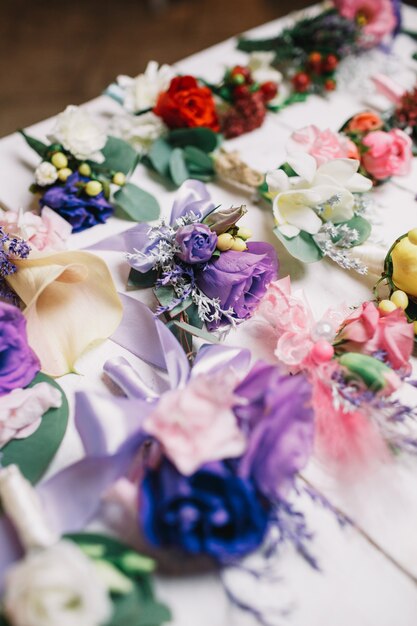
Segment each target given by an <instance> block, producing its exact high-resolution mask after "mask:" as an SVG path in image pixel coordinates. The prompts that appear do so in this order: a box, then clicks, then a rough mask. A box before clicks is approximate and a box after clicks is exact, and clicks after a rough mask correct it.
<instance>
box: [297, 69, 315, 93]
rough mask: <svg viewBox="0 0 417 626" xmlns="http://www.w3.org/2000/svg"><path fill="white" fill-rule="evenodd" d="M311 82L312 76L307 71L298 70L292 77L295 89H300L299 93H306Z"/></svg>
mask: <svg viewBox="0 0 417 626" xmlns="http://www.w3.org/2000/svg"><path fill="white" fill-rule="evenodd" d="M310 83H311V78H310V76H309V75H308V74H306V73H305V72H297V74H295V75H294V76H293V79H292V84H293V87H294V89H295V91H298V93H304V92H305V91H307V90H308V88H309V87H310Z"/></svg>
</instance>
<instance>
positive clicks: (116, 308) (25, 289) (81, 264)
mask: <svg viewBox="0 0 417 626" xmlns="http://www.w3.org/2000/svg"><path fill="white" fill-rule="evenodd" d="M68 226H69V225H68V224H67V222H66V221H64V220H63V219H61V218H60V217H59V216H58V215H56V214H55V213H54V212H53V211H52V210H51V209H49V208H48V209H47V208H45V209H44V211H43V212H42V214H41V216H38V215H35V214H33V213H25V214H23V215H19V214H17V213H14V212H12V211H7V212H5V211H2V212H1V214H0V233H1V235H0V258H1V266H0V287H1V296H2V299H7V300H8V301H9V302H12V303H13V304H15V305H17V306H19V307H21V308H22V309H23V313H24V315H25V318H26V321H27V331H28V337H29V344H30V346H31V347H32V348H33V350H34V351H35V353H36V355H37V357H38V358H39V360H40V362H41V369H42V371H43V372H45V373H47V374H49V375H51V376H62V375H63V374H66V373H68V372H71V371H74V364H75V362H76V361H77V359H78V358H79V357H80V356H81V355H82V354H83V352H85V350H87V348H89V347H90V346H91V345H92V344H94V343H95V342H97V341H99V340H103V339H105V338H107V337H109V336H110V335H111V334H112V333H113V332H114V331H115V330H116V328H117V326H118V325H119V323H120V320H121V317H122V305H121V302H120V299H119V297H118V295H117V292H116V289H115V286H114V283H113V279H112V277H111V274H110V272H109V269H108V267H107V265H106V264H105V262H104V261H103V260H102V259H100V258H99V257H97V256H95V255H93V254H91V253H89V252H84V251H80V250H75V251H69V250H63V249H62V248H63V247H64V245H65V240H66V239H67V238H68V236H69V231H70V227H68ZM23 237H27V240H25V239H24V238H23ZM27 242H30V245H29V244H28V243H27ZM97 310H100V316H99V317H98V318H96V316H95V315H94V312H95V311H97Z"/></svg>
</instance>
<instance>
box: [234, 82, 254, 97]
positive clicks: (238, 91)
mask: <svg viewBox="0 0 417 626" xmlns="http://www.w3.org/2000/svg"><path fill="white" fill-rule="evenodd" d="M248 93H250V91H249V87H248V86H247V85H238V86H237V87H235V88H234V89H233V99H234V100H238V99H239V98H242V97H244V96H247V95H248Z"/></svg>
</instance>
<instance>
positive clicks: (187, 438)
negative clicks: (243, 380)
mask: <svg viewBox="0 0 417 626" xmlns="http://www.w3.org/2000/svg"><path fill="white" fill-rule="evenodd" d="M236 384H237V380H236V378H235V377H234V376H233V375H232V376H231V377H227V376H226V377H224V376H222V377H219V376H210V375H205V374H201V375H200V376H196V377H195V378H192V379H191V380H190V382H189V383H188V384H187V386H186V387H184V388H182V389H173V390H172V391H168V392H167V393H165V394H164V395H163V396H162V398H161V399H160V400H159V402H158V405H157V406H156V408H155V410H154V411H153V412H152V413H151V414H150V415H149V416H148V417H147V418H146V420H145V423H144V428H145V430H146V431H147V432H148V433H150V434H151V435H154V436H155V437H156V438H157V439H158V440H159V441H160V443H161V444H162V446H163V447H164V451H165V453H166V455H167V456H168V457H169V458H170V459H171V461H172V462H173V463H174V465H175V466H176V467H177V469H178V470H179V471H180V472H181V473H182V474H185V475H186V476H188V475H190V474H193V473H194V472H195V471H196V470H197V469H198V468H199V467H200V466H201V465H203V464H204V463H208V462H210V461H216V460H219V459H227V458H234V457H237V456H240V455H241V454H243V452H244V451H245V448H246V439H245V437H244V435H243V433H242V432H241V430H240V429H239V426H238V424H237V420H236V416H235V415H234V413H233V411H232V407H233V405H235V404H236V403H237V398H236V396H235V395H234V394H233V389H234V388H235V386H236Z"/></svg>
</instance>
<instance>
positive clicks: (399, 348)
mask: <svg viewBox="0 0 417 626" xmlns="http://www.w3.org/2000/svg"><path fill="white" fill-rule="evenodd" d="M336 341H341V342H342V343H341V345H340V346H338V347H339V348H340V349H342V350H343V351H344V352H361V353H362V354H369V355H373V354H374V353H375V352H378V351H380V350H382V351H383V352H385V353H386V355H387V357H386V358H387V361H388V363H389V365H390V366H391V367H392V368H393V369H395V370H398V369H401V368H405V369H408V365H409V363H408V362H409V359H410V357H411V354H412V351H413V345H414V330H413V325H412V324H409V323H408V322H407V318H406V316H405V313H404V311H402V310H401V309H395V311H392V312H391V313H381V311H380V310H379V309H378V308H377V307H376V306H375V304H374V303H373V302H365V303H364V304H362V305H361V306H360V307H358V308H357V309H356V310H355V311H354V312H353V313H352V315H350V316H349V317H348V318H347V319H346V320H345V321H344V323H343V326H342V328H341V330H340V332H339V334H338V336H337V338H336Z"/></svg>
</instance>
